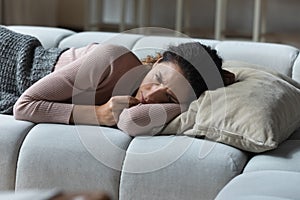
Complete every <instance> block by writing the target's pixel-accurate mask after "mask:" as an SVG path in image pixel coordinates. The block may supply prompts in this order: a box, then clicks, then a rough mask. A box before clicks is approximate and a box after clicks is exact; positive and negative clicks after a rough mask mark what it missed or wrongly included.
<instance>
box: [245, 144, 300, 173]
mask: <svg viewBox="0 0 300 200" xmlns="http://www.w3.org/2000/svg"><path fill="white" fill-rule="evenodd" d="M299 164H300V140H287V141H285V142H284V143H282V144H281V145H280V146H279V147H278V148H277V149H275V150H272V151H268V152H265V153H263V154H259V155H256V156H254V157H253V158H251V159H250V161H249V162H248V164H247V165H246V167H245V170H244V172H252V171H261V170H283V171H294V172H299V173H300V167H299Z"/></svg>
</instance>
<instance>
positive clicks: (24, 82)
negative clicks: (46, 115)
mask: <svg viewBox="0 0 300 200" xmlns="http://www.w3.org/2000/svg"><path fill="white" fill-rule="evenodd" d="M62 52H63V50H62V49H59V48H50V49H44V48H43V47H42V45H41V43H40V41H39V40H38V39H37V38H35V37H32V36H29V35H23V34H20V33H16V32H13V31H11V30H8V29H7V28H4V27H1V26H0V55H1V57H0V113H2V114H13V105H14V104H15V102H16V101H17V99H18V98H19V97H20V95H21V94H22V93H23V92H24V91H25V90H26V89H27V88H29V87H30V86H31V85H32V84H33V83H35V82H36V81H38V80H39V79H41V78H43V77H44V76H46V75H47V74H49V73H51V72H52V70H53V67H54V65H55V63H56V62H57V59H58V57H59V55H60V54H61V53H62Z"/></svg>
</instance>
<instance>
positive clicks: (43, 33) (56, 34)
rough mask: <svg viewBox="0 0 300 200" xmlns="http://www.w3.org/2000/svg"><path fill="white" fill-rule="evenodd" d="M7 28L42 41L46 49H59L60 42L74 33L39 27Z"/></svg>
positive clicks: (61, 29) (60, 29)
mask: <svg viewBox="0 0 300 200" xmlns="http://www.w3.org/2000/svg"><path fill="white" fill-rule="evenodd" d="M7 28H9V29H11V30H13V31H16V32H18V33H22V34H27V35H32V36H34V37H36V38H37V39H39V40H40V42H41V43H42V45H43V46H44V48H51V47H58V45H59V43H60V41H61V40H62V39H63V38H66V37H68V36H70V35H72V34H74V33H75V32H74V31H71V30H67V29H63V28H54V27H39V26H8V27H7Z"/></svg>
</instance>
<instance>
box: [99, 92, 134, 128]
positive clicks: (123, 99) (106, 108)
mask: <svg viewBox="0 0 300 200" xmlns="http://www.w3.org/2000/svg"><path fill="white" fill-rule="evenodd" d="M139 103H140V101H139V100H138V99H136V98H134V97H132V96H113V97H111V98H110V100H109V101H108V102H107V103H105V104H103V105H101V106H97V107H96V115H97V118H98V121H99V124H100V125H106V126H114V125H116V124H117V122H118V120H119V115H120V114H121V112H122V111H123V109H124V108H129V107H132V106H135V105H137V104H139Z"/></svg>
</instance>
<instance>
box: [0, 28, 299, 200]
mask: <svg viewBox="0 0 300 200" xmlns="http://www.w3.org/2000/svg"><path fill="white" fill-rule="evenodd" d="M8 27H9V28H10V29H12V30H15V31H17V32H21V33H25V34H30V35H33V36H36V37H37V38H39V39H40V41H41V42H42V44H43V45H44V46H45V47H71V46H73V47H80V46H83V45H85V44H89V43H91V42H100V43H101V42H104V41H105V42H109V43H115V44H121V45H124V46H126V47H127V48H129V49H132V50H133V51H134V52H136V54H137V55H138V56H140V57H141V56H144V55H142V54H143V53H145V52H144V51H141V50H142V49H145V48H147V47H157V48H162V47H164V46H165V45H167V44H170V43H172V44H174V43H181V42H184V41H190V39H188V38H181V37H180V38H179V37H171V36H149V35H148V36H147V35H143V34H117V33H107V32H81V33H75V32H73V31H70V30H65V29H58V28H50V27H32V26H8ZM195 40H197V41H201V42H202V43H204V44H207V45H209V46H211V47H212V48H214V49H216V50H217V51H218V52H219V54H220V55H221V56H222V58H223V59H224V60H231V59H234V60H241V61H246V62H249V63H253V64H259V65H263V66H266V67H268V68H271V69H275V70H277V71H279V72H281V73H283V74H285V75H288V76H290V77H292V78H293V79H295V80H296V81H298V82H300V56H298V54H299V49H297V48H294V47H292V46H287V45H278V44H268V43H253V42H245V41H216V40H201V39H195ZM149 51H151V49H150V50H149ZM152 51H153V50H152ZM212 146H213V148H207V147H212ZM299 185H300V130H299V131H296V132H295V133H294V134H293V135H292V136H291V137H290V138H289V139H288V140H287V141H285V142H284V143H282V144H281V145H280V146H279V147H278V148H277V149H275V150H272V151H268V152H265V153H261V154H251V153H248V152H244V151H241V150H239V149H237V148H234V147H231V146H228V145H225V144H221V143H213V142H210V141H208V140H203V139H196V138H192V137H187V136H175V135H174V136H154V137H150V136H149V137H147V136H141V137H135V138H133V137H129V136H128V135H126V134H125V133H123V132H122V131H120V130H118V129H113V128H107V127H97V126H84V125H81V126H73V125H63V124H33V123H31V122H26V121H16V120H14V118H13V116H8V115H0V190H16V191H20V190H25V189H48V188H61V189H65V190H67V191H74V190H99V189H100V190H105V191H107V192H108V193H109V194H110V195H111V197H112V198H113V199H121V200H132V199H168V200H170V199H184V200H188V199H191V200H194V199H200V200H208V199H215V198H216V199H217V200H229V199H243V200H245V199H247V200H250V199H251V200H261V199H266V200H271V199H272V200H274V199H276V200H277V199H299V198H300V190H299Z"/></svg>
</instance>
